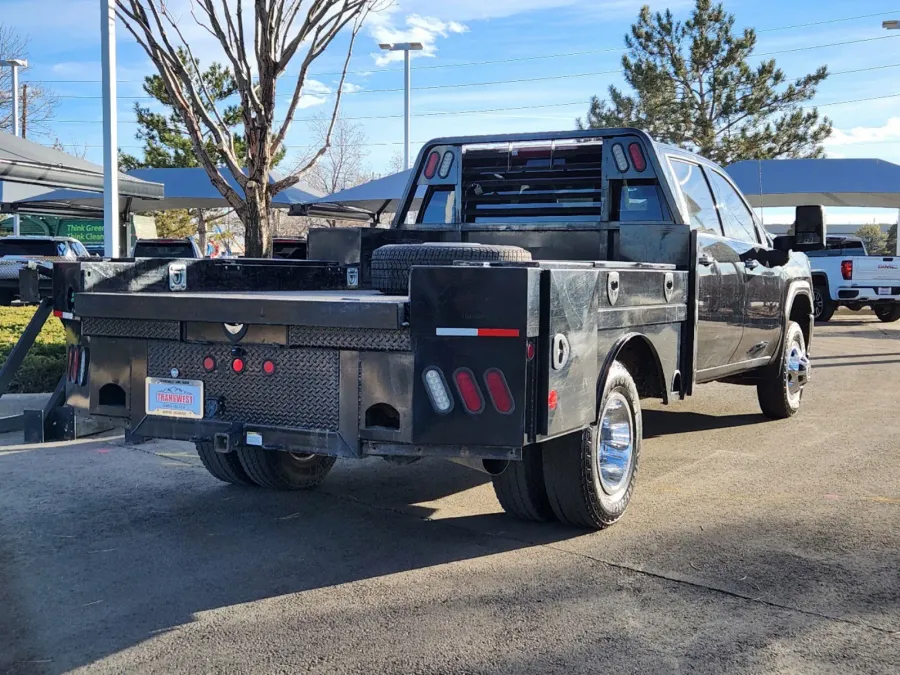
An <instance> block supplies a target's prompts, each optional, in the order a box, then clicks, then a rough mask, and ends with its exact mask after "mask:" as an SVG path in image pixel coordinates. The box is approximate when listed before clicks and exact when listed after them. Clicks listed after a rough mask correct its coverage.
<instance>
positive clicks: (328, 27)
mask: <svg viewBox="0 0 900 675" xmlns="http://www.w3.org/2000/svg"><path fill="white" fill-rule="evenodd" d="M380 1H381V0H310V1H309V2H308V3H306V2H304V1H303V0H247V2H246V4H247V6H248V7H247V12H245V11H244V4H245V3H244V1H243V0H191V8H192V9H191V15H192V17H193V19H194V21H196V23H197V24H198V25H199V26H200V27H202V28H203V29H205V30H206V31H207V32H209V33H210V34H211V35H212V36H213V37H214V38H215V39H216V40H217V41H218V43H219V44H220V46H221V48H222V51H223V52H224V54H225V57H226V59H227V63H228V64H229V65H230V68H231V71H232V74H233V75H234V78H235V82H236V84H237V95H238V97H239V100H240V105H241V110H242V118H243V127H244V133H243V136H242V138H243V141H244V142H245V143H246V156H245V157H241V156H239V154H238V152H237V151H236V148H235V138H234V136H233V135H232V133H231V131H230V129H229V127H228V125H227V124H226V123H225V121H224V119H223V118H224V111H222V110H220V109H219V108H218V107H217V105H216V103H215V101H214V100H213V97H212V96H211V95H210V92H208V91H207V90H206V88H205V87H204V86H203V80H202V78H198V77H197V59H196V58H195V57H194V54H193V52H192V51H191V45H190V44H189V42H188V41H187V40H186V39H185V33H184V31H183V30H182V28H181V27H180V26H179V19H180V18H181V17H180V16H178V15H176V14H175V13H174V12H173V10H172V9H171V7H170V5H171V2H170V0H168V1H167V0H116V7H117V14H118V16H119V17H120V18H121V19H122V21H123V22H124V24H125V27H126V28H127V29H128V30H129V32H130V33H131V34H132V35H133V36H134V38H135V39H136V40H137V42H138V44H140V45H141V47H143V49H144V51H146V52H147V55H148V56H149V57H150V59H151V60H152V61H153V63H154V65H155V66H156V69H157V71H158V72H159V74H160V77H161V78H162V81H163V84H164V85H165V88H166V92H167V93H168V96H169V98H170V99H171V101H172V103H173V104H174V106H175V109H176V110H177V111H178V113H179V114H180V115H181V117H182V120H183V122H184V125H185V127H186V129H187V131H188V133H189V135H190V137H191V142H192V144H193V147H194V152H196V153H197V158H198V159H199V160H200V164H201V165H202V166H203V168H204V169H206V173H207V174H208V175H209V179H210V181H211V182H212V183H213V185H215V187H216V188H217V189H218V190H219V192H220V193H221V194H222V196H223V197H224V198H225V199H226V200H227V201H228V203H229V205H230V206H231V207H232V208H233V209H234V210H235V213H236V214H237V215H238V217H239V218H240V219H241V222H242V223H243V225H244V231H245V235H244V236H245V247H246V254H247V255H248V256H251V257H252V256H268V255H271V251H272V237H271V227H270V223H269V214H270V211H271V205H272V197H273V196H275V195H276V194H278V193H279V192H280V191H281V190H284V189H285V188H288V187H290V186H292V185H294V184H296V183H297V182H298V181H299V180H300V179H301V178H302V177H303V176H304V175H305V174H307V173H308V172H309V171H310V170H311V169H312V167H313V166H314V165H315V163H316V162H317V161H318V160H319V159H320V158H321V157H322V155H324V154H325V153H326V152H327V151H328V146H329V145H330V143H331V134H332V131H333V129H334V122H335V119H336V118H337V114H338V110H339V108H340V102H341V94H342V90H343V86H344V80H345V79H346V75H347V65H348V63H349V61H350V56H351V54H352V52H353V45H354V42H355V38H356V36H357V34H358V33H359V30H360V28H361V27H362V23H363V21H364V19H365V17H366V15H367V14H368V12H369V11H371V10H372V9H373V5H374V4H375V3H377V2H380ZM251 24H252V25H251ZM345 28H349V29H350V40H349V45H348V47H347V53H346V58H345V59H344V62H343V68H342V71H341V76H340V81H339V83H338V85H337V88H336V93H335V101H334V107H333V109H332V113H331V118H330V120H331V122H330V124H329V129H328V133H327V134H326V138H325V142H324V143H323V144H322V147H321V148H319V150H318V151H317V152H316V153H314V154H313V155H312V157H310V159H309V161H308V162H307V163H306V164H305V165H304V166H301V167H298V169H297V170H296V171H294V172H292V173H291V174H290V175H288V176H285V177H284V178H282V179H280V180H278V181H273V182H270V180H269V176H270V171H271V169H272V164H273V158H274V157H276V156H277V155H278V153H279V152H280V151H281V150H282V148H283V146H284V141H285V136H286V135H287V132H288V129H289V128H290V124H291V121H292V120H293V117H294V113H295V112H296V110H297V107H298V105H299V104H300V96H301V93H302V91H303V87H304V84H305V83H306V79H307V76H308V74H309V69H310V66H311V65H312V64H313V62H314V61H315V60H316V59H317V58H318V57H319V56H321V54H322V53H323V52H324V51H325V49H326V48H327V47H328V45H329V44H331V42H332V40H334V38H335V37H336V36H337V35H338V34H339V33H340V32H341V31H342V30H344V29H345ZM180 54H185V55H186V58H182V57H181V56H180ZM295 57H297V58H298V59H299V61H300V66H299V72H298V74H297V77H296V80H295V81H294V82H293V84H292V93H291V95H290V99H289V102H288V105H287V109H286V111H285V114H284V119H283V121H278V122H276V120H275V103H276V100H275V96H276V90H277V83H278V78H279V77H280V76H281V75H283V74H284V73H285V71H286V70H287V68H288V66H289V65H290V64H291V62H292V61H293V60H294V58H295ZM207 135H211V136H212V138H214V139H215V146H216V150H217V153H215V154H214V153H211V152H210V150H209V147H208V145H207V144H206V142H205V138H206V136H207ZM220 161H224V163H225V166H226V167H227V168H228V170H229V171H230V172H231V173H232V174H233V175H234V177H235V179H236V180H237V182H238V184H239V185H240V187H241V189H242V190H243V192H244V195H243V196H242V195H241V194H239V193H238V192H237V191H236V190H234V189H233V188H232V187H231V186H230V185H229V184H228V182H227V181H226V180H225V178H224V177H223V176H222V174H221V173H220V172H219V167H218V166H217V165H218V163H219V162H220Z"/></svg>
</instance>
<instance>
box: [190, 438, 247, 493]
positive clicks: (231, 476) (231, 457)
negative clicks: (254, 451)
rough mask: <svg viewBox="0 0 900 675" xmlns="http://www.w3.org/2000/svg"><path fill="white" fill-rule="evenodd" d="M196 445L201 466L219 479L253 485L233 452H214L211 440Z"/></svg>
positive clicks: (236, 483) (237, 483)
mask: <svg viewBox="0 0 900 675" xmlns="http://www.w3.org/2000/svg"><path fill="white" fill-rule="evenodd" d="M196 446H197V454H198V455H200V461H201V462H203V466H204V467H205V468H206V470H207V471H209V472H210V473H211V474H212V475H213V476H215V477H216V478H218V479H219V480H221V481H225V482H226V483H231V484H233V485H255V483H254V482H253V481H252V480H250V478H249V476H247V472H246V471H244V467H243V466H241V462H240V460H239V459H238V457H237V455H236V454H235V453H233V452H229V453H221V452H216V451H215V450H214V449H213V444H212V442H211V441H201V442H199V443H197V444H196Z"/></svg>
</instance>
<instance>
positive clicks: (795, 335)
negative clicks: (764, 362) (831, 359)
mask: <svg viewBox="0 0 900 675" xmlns="http://www.w3.org/2000/svg"><path fill="white" fill-rule="evenodd" d="M795 348H799V354H798V357H799V358H800V359H801V361H800V362H798V363H797V364H796V365H797V366H798V368H799V369H795V366H794V365H792V364H791V361H792V359H794V355H795V352H794V350H795ZM780 359H781V360H780V363H779V367H778V372H777V373H774V372H773V374H772V375H771V376H769V377H768V378H766V379H765V380H764V381H762V382H760V383H759V384H757V385H756V398H757V399H758V400H759V407H760V409H761V410H762V413H763V415H765V416H766V417H768V418H769V419H773V420H783V419H787V418H788V417H792V416H794V415H795V414H797V411H798V410H800V399H801V398H803V388H804V386H805V385H806V381H807V380H808V379H809V372H810V366H809V359H808V358H807V355H806V341H805V340H804V339H803V331H802V330H801V329H800V326H799V324H797V323H795V322H794V321H789V322H788V324H787V329H786V331H785V335H784V342H783V343H782V346H781V356H780Z"/></svg>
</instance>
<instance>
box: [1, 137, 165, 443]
mask: <svg viewBox="0 0 900 675" xmlns="http://www.w3.org/2000/svg"><path fill="white" fill-rule="evenodd" d="M0 180H3V181H4V182H9V183H26V184H29V185H36V186H39V187H42V188H47V189H52V188H68V189H75V190H92V191H93V194H96V193H97V192H100V191H102V190H103V167H101V166H98V165H97V164H93V163H91V162H88V161H85V160H83V159H78V158H77V157H72V156H71V155H67V154H66V153H64V152H60V151H58V150H54V149H52V148H47V147H44V146H42V145H38V144H37V143H32V142H31V141H28V140H25V139H23V138H19V137H17V136H12V135H10V134H7V133H3V132H0ZM119 185H120V189H121V190H122V193H123V194H126V195H128V196H129V197H134V198H140V199H147V200H158V199H161V198H162V197H163V186H162V185H160V184H158V183H149V182H147V181H143V180H140V179H138V178H135V177H132V176H125V175H123V176H120V178H119ZM101 198H102V196H101ZM26 271H27V272H29V273H31V274H33V275H36V274H37V273H38V270H26ZM34 285H35V287H37V282H36V281H35V284H34ZM51 309H52V301H51V300H50V299H49V298H43V299H42V300H41V302H40V304H39V305H38V309H37V311H36V312H35V314H34V317H32V319H31V321H30V322H29V324H28V326H27V327H26V328H25V331H24V332H23V333H22V336H21V337H20V338H19V341H18V342H17V343H16V346H15V347H13V350H12V351H11V352H10V353H9V356H8V357H7V359H6V362H5V363H4V364H3V368H2V369H0V396H2V395H3V394H5V393H6V392H7V390H8V389H9V385H10V383H11V382H12V380H13V378H14V377H15V375H16V372H17V371H18V369H19V366H21V364H22V362H23V361H24V359H25V355H26V354H27V353H28V350H29V349H31V345H32V344H34V341H35V339H36V338H37V336H38V334H39V333H40V332H41V328H42V327H43V325H44V323H45V322H46V321H47V319H48V318H49V317H50V312H51ZM65 385H66V378H65V375H63V377H62V378H61V379H60V381H59V384H58V385H57V387H56V391H55V392H54V393H53V395H52V396H51V397H50V399H49V401H48V402H47V404H46V405H45V406H44V408H43V410H29V411H26V413H25V415H24V416H23V415H17V416H14V417H8V418H0V431H10V430H13V429H20V428H22V426H23V425H24V424H25V420H26V418H31V419H33V420H34V422H35V423H34V424H33V425H29V428H30V429H31V430H32V435H33V436H40V437H41V438H43V435H44V430H45V428H46V427H45V422H48V421H50V420H53V421H55V422H57V423H58V424H59V426H60V427H64V426H65V427H72V426H73V425H74V417H72V419H71V420H63V419H61V416H60V418H59V419H55V418H54V415H56V414H57V413H59V412H60V411H61V410H62V408H61V407H60V406H61V404H62V403H63V402H64V401H65ZM28 435H29V429H26V437H27V436H28Z"/></svg>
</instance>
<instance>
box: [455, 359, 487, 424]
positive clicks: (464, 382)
mask: <svg viewBox="0 0 900 675" xmlns="http://www.w3.org/2000/svg"><path fill="white" fill-rule="evenodd" d="M453 379H455V380H456V389H457V391H459V397H460V398H461V399H462V402H463V405H464V406H465V407H466V410H468V411H469V412H470V413H476V414H477V413H480V412H481V411H482V410H484V400H483V399H482V398H481V390H480V389H479V388H478V383H477V382H475V376H474V375H473V374H472V371H471V370H469V369H468V368H460V369H459V370H457V371H456V373H455V374H454V376H453Z"/></svg>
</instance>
